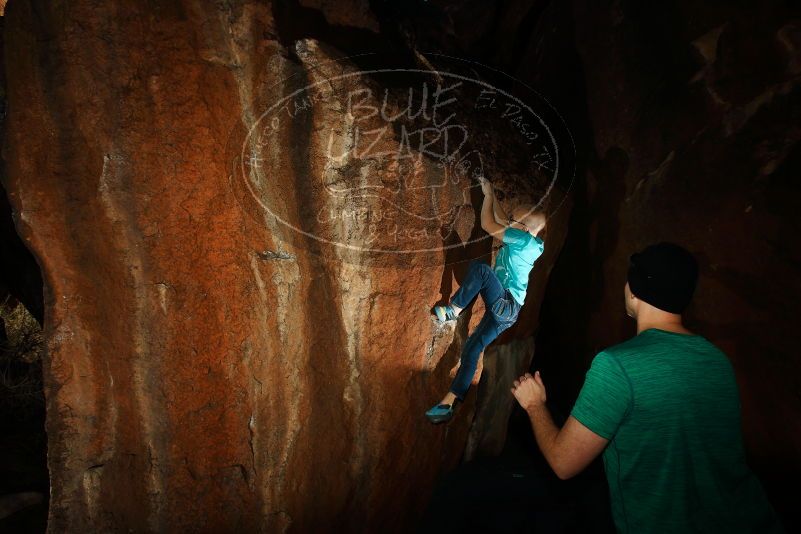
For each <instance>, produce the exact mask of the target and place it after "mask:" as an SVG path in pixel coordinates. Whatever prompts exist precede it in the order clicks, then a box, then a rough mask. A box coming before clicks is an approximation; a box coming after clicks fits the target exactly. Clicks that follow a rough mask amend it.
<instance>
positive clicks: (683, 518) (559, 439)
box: [511, 243, 782, 533]
mask: <svg viewBox="0 0 801 534" xmlns="http://www.w3.org/2000/svg"><path fill="white" fill-rule="evenodd" d="M697 277H698V266H697V263H696V261H695V259H694V258H693V256H692V255H691V254H690V253H689V252H687V251H686V250H684V249H683V248H681V247H679V246H678V245H673V244H670V243H660V244H658V245H652V246H650V247H647V248H646V249H645V250H643V251H642V252H640V253H639V254H634V255H633V256H631V258H630V262H629V269H628V281H627V283H626V285H625V287H624V297H625V307H626V312H627V314H628V315H629V317H632V318H633V319H635V320H636V321H637V332H638V334H637V335H636V336H635V337H633V338H632V339H629V340H628V341H626V342H624V343H620V344H618V345H615V346H613V347H610V348H607V349H605V350H602V351H601V352H599V353H598V354H597V355H596V356H595V358H594V359H593V361H592V364H591V366H590V369H589V371H588V372H587V375H586V379H585V382H584V385H583V387H582V389H581V391H580V393H579V396H578V400H576V403H575V405H574V406H573V409H572V411H571V413H570V416H569V417H568V418H567V422H566V423H565V425H564V426H563V427H562V428H561V429H560V428H558V427H557V426H556V425H555V424H554V421H553V419H552V418H551V414H550V412H549V410H548V408H547V406H546V404H545V401H546V395H545V386H544V385H543V382H542V378H541V376H540V373H539V371H537V372H535V373H534V376H532V375H531V374H529V373H526V374H525V375H523V376H521V377H520V378H519V379H518V380H515V381H514V383H513V387H512V388H511V389H512V394H513V395H514V396H515V398H516V399H517V401H518V402H519V404H520V406H521V407H523V409H525V411H526V412H527V413H528V416H529V419H530V420H531V425H532V427H533V430H534V437H535V439H536V441H537V444H538V445H539V447H540V449H541V451H542V454H543V456H544V457H545V459H546V460H547V461H548V463H549V464H550V465H551V467H552V468H553V470H554V471H555V472H556V474H557V476H558V477H559V478H561V479H567V478H570V477H572V476H574V475H576V474H578V473H579V472H581V471H582V470H583V469H584V468H585V467H586V466H587V465H588V464H589V463H590V462H591V461H592V460H593V459H594V458H596V457H597V456H598V455H599V454H601V453H603V461H604V467H605V468H606V476H607V481H608V484H609V490H610V491H609V494H610V497H611V505H612V516H613V519H614V522H615V526H616V527H617V531H618V532H676V533H684V532H727V533H729V532H771V533H772V532H782V527H781V525H780V523H779V521H778V519H777V516H776V514H775V512H774V511H773V508H772V506H771V505H770V503H769V502H768V500H767V498H766V496H765V494H764V492H763V489H762V486H761V484H760V483H759V480H758V479H757V478H756V475H754V474H753V472H751V470H750V469H749V468H748V466H747V464H746V457H745V452H744V449H743V443H742V435H741V431H740V412H739V408H740V401H739V396H738V392H737V383H736V381H735V377H734V372H733V370H732V366H731V364H730V363H729V360H728V358H727V357H726V355H725V354H724V353H723V352H721V351H720V350H719V349H718V348H717V347H715V346H714V345H713V344H712V343H710V342H709V341H707V340H706V339H705V338H704V337H702V336H700V335H698V334H694V333H692V332H690V331H689V330H687V328H685V327H684V325H683V322H682V316H681V314H682V312H683V310H684V309H685V308H686V307H687V305H688V304H689V303H690V300H691V298H692V294H693V292H694V291H695V285H696V279H697Z"/></svg>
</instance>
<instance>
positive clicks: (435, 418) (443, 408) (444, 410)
mask: <svg viewBox="0 0 801 534" xmlns="http://www.w3.org/2000/svg"><path fill="white" fill-rule="evenodd" d="M426 417H427V418H428V420H429V421H431V422H432V423H434V424H438V423H445V422H447V421H450V419H451V417H453V405H451V404H437V405H436V406H434V407H432V408H430V409H429V410H428V411H427V412H426Z"/></svg>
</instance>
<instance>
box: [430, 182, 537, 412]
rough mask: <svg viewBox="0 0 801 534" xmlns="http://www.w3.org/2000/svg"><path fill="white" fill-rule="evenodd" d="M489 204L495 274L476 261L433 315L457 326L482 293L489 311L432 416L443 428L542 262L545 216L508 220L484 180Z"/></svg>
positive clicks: (522, 210)
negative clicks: (495, 251) (496, 245)
mask: <svg viewBox="0 0 801 534" xmlns="http://www.w3.org/2000/svg"><path fill="white" fill-rule="evenodd" d="M479 182H480V183H481V191H482V192H483V193H484V201H483V203H482V205H481V228H483V229H484V231H486V232H488V233H489V234H490V235H492V236H493V237H494V238H496V239H498V240H500V241H502V242H503V245H502V246H501V248H500V250H499V251H498V255H497V257H496V259H495V268H494V269H493V268H490V266H489V265H487V264H486V263H483V262H479V261H475V260H473V261H471V262H470V266H469V268H468V271H467V276H466V278H465V279H464V281H463V282H462V285H461V287H459V289H458V290H457V291H456V293H455V294H454V296H453V298H452V299H451V301H450V303H449V304H446V305H444V306H435V307H434V309H433V312H434V315H436V317H437V319H438V320H439V321H442V322H445V321H453V320H456V318H457V317H458V316H459V313H460V312H461V311H462V310H463V309H464V308H465V307H466V306H467V305H468V304H470V302H471V301H472V300H473V298H474V297H475V296H476V295H477V294H478V293H480V294H481V297H482V298H483V299H484V305H485V311H484V316H483V317H482V319H481V322H480V323H479V324H478V326H477V327H476V329H475V330H474V331H473V334H472V335H470V337H468V338H467V341H466V342H465V344H464V347H463V348H462V355H461V359H460V364H459V370H458V372H457V374H456V376H455V377H454V379H453V381H452V382H451V386H450V389H449V391H448V393H447V394H446V395H445V397H444V398H443V399H442V400H441V401H440V402H439V403H437V404H436V405H434V406H433V407H432V408H430V409H429V410H428V411H426V417H427V418H428V419H429V421H431V422H432V423H443V422H446V421H448V420H450V418H451V417H452V416H453V411H454V407H455V403H456V401H459V402H463V401H464V397H465V395H466V394H467V390H468V389H469V387H470V383H471V382H472V380H473V375H474V374H475V371H476V367H477V366H478V358H479V356H480V355H481V352H482V351H483V350H484V349H485V348H486V347H487V345H489V344H490V343H491V342H492V341H493V340H494V339H495V338H497V337H498V336H499V335H500V334H501V332H503V331H504V330H506V329H507V328H509V327H510V326H512V325H513V324H514V323H515V321H517V317H518V314H519V312H520V308H521V307H522V306H523V302H524V300H525V297H526V288H527V287H528V275H529V272H530V271H531V269H532V268H533V267H534V262H535V261H536V260H537V258H539V257H540V255H541V254H542V251H543V248H544V242H543V240H542V238H541V237H539V235H538V234H539V233H540V232H542V230H543V229H544V228H545V215H544V214H543V213H542V212H541V211H538V210H535V209H534V208H533V207H531V206H528V205H522V206H518V207H516V208H515V209H514V210H512V215H513V217H509V216H507V215H506V212H505V211H504V210H503V208H502V207H501V204H500V202H498V200H497V199H496V198H495V192H494V189H493V186H492V184H491V183H490V182H489V180H487V179H486V178H484V177H480V178H479Z"/></svg>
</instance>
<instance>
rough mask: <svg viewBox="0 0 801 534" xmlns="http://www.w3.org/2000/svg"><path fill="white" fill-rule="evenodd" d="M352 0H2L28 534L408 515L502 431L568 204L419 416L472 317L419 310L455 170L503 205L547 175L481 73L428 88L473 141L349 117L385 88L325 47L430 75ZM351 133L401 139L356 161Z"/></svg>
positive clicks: (379, 521)
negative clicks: (367, 53)
mask: <svg viewBox="0 0 801 534" xmlns="http://www.w3.org/2000/svg"><path fill="white" fill-rule="evenodd" d="M351 4H354V6H356V7H359V9H356V8H355V7H354V6H351V7H354V9H352V13H351V14H350V15H349V11H348V10H344V9H339V8H337V6H336V5H335V4H333V3H331V2H302V3H301V4H296V3H292V2H288V3H283V2H282V3H276V4H275V5H271V4H269V3H264V2H244V1H243V2H216V3H210V2H196V1H189V0H186V1H177V0H176V1H164V2H150V3H142V2H135V1H132V0H131V1H113V2H104V3H102V4H97V3H96V2H88V1H75V2H69V3H51V2H40V1H24V0H20V1H16V2H15V1H12V2H11V3H10V5H8V6H7V8H6V11H5V29H4V43H5V55H4V61H5V69H6V72H7V73H8V76H7V97H8V111H9V115H8V119H7V128H6V137H5V139H4V147H3V157H4V160H5V165H6V176H5V177H4V181H5V184H4V185H5V187H6V189H7V191H8V195H9V200H10V203H11V206H12V208H13V210H14V220H15V225H16V229H17V232H18V233H19V234H20V236H21V237H22V238H23V240H24V241H25V243H26V245H27V246H28V247H29V248H30V250H31V251H32V252H33V254H34V255H35V257H36V260H37V262H38V264H39V266H40V268H41V271H42V274H43V278H44V281H45V297H44V300H45V312H44V317H45V323H44V329H45V336H46V339H47V357H46V358H45V362H44V375H45V383H46V397H47V404H48V415H47V430H48V441H49V443H48V446H49V452H48V467H49V470H50V477H51V499H50V517H49V530H50V531H52V532H63V531H67V532H82V531H86V530H87V529H91V530H93V531H111V530H123V529H126V530H134V531H179V530H193V531H194V530H199V531H207V532H229V531H237V532H241V531H247V532H251V531H269V532H279V531H281V532H283V531H293V532H308V531H314V530H320V529H325V530H326V531H340V530H344V531H379V530H380V531H387V530H389V531H408V530H409V529H410V528H412V526H413V525H414V522H415V520H416V518H417V517H418V516H419V513H420V512H421V511H422V508H423V507H424V506H425V504H426V502H427V499H428V496H429V494H430V491H431V489H432V486H433V483H434V481H435V479H436V477H437V475H438V474H439V473H441V472H443V471H446V470H448V469H450V468H452V467H453V466H454V465H456V463H458V462H459V461H460V459H461V458H462V455H463V453H464V452H465V448H466V447H467V454H468V456H472V455H474V454H477V453H480V452H481V451H485V452H486V451H493V450H498V448H499V447H500V446H501V445H502V443H503V435H504V434H505V421H506V419H507V418H508V414H509V413H510V410H511V408H512V401H513V400H512V398H511V394H510V393H509V392H508V387H509V384H508V382H509V377H513V376H515V375H516V374H519V373H520V372H522V371H523V370H524V369H526V368H527V367H528V365H529V361H530V359H531V355H532V351H533V341H532V337H531V336H532V334H533V333H534V331H535V329H536V321H537V315H538V308H539V300H540V299H541V297H542V294H543V291H544V287H545V281H546V277H547V275H548V272H549V271H550V267H551V266H552V265H553V262H554V260H555V258H556V257H557V255H558V252H559V249H560V247H561V241H562V239H563V237H564V229H565V228H566V224H565V222H566V220H567V216H568V215H569V207H570V202H569V200H568V201H567V202H564V198H562V199H561V200H560V201H559V203H558V204H559V205H561V206H562V208H561V209H560V210H559V211H558V214H557V215H556V216H555V217H554V220H553V224H552V226H551V229H549V234H548V238H547V247H546V254H545V255H544V257H543V258H542V260H541V261H540V262H538V264H537V268H536V269H535V271H534V273H533V277H534V282H533V284H532V287H531V291H530V295H529V299H528V301H527V304H526V307H525V308H524V310H525V314H524V315H523V316H522V317H521V319H520V321H519V323H518V325H516V326H515V327H514V328H513V329H510V330H509V331H508V332H507V333H504V337H503V338H502V339H499V340H498V342H497V343H496V345H497V347H492V348H491V349H490V350H488V351H487V352H488V357H489V356H490V354H493V353H502V355H503V360H500V359H493V360H494V361H493V364H492V372H491V373H488V374H487V376H488V378H486V379H485V380H484V381H483V382H482V384H481V388H480V396H479V397H478V402H476V395H471V396H470V397H469V398H468V402H467V403H466V404H465V405H464V406H462V407H461V409H460V411H459V414H458V417H457V418H456V420H455V421H453V422H452V423H451V424H450V425H448V426H436V427H435V426H432V425H430V424H429V423H428V422H427V421H426V420H425V418H424V417H423V412H424V411H425V410H426V409H427V408H428V407H429V406H431V404H432V403H433V402H435V401H437V400H439V398H440V397H441V395H442V394H443V393H444V392H445V391H446V388H447V386H448V384H449V381H450V377H451V376H452V375H453V373H454V371H455V366H456V364H457V361H458V355H459V352H460V349H461V345H462V343H463V341H464V339H465V336H466V333H467V329H468V326H469V327H470V328H472V327H474V326H475V324H476V322H477V320H478V318H479V317H480V315H481V313H482V311H483V310H482V306H481V303H480V301H478V303H477V305H476V306H475V308H474V309H473V313H472V314H469V315H467V316H466V317H465V319H463V320H461V321H460V322H459V324H458V325H457V326H456V327H454V326H438V325H436V324H435V323H434V322H433V321H432V319H431V317H430V316H429V309H430V307H431V306H432V305H433V304H435V303H436V302H437V301H438V300H440V299H441V298H443V297H446V296H447V295H449V294H450V293H452V291H453V290H455V289H456V287H458V281H459V280H461V278H462V276H463V275H464V272H465V270H466V260H469V259H473V258H482V259H483V260H484V261H489V259H490V254H491V248H490V242H489V240H488V239H486V237H484V238H483V239H482V232H481V231H480V229H479V228H478V224H477V221H478V207H479V205H480V204H479V202H480V193H479V192H478V191H477V189H476V187H475V185H476V184H475V179H474V178H475V175H474V173H473V172H474V170H475V169H476V168H479V169H483V171H482V172H485V173H486V174H487V175H489V176H490V177H492V178H497V183H498V185H499V187H500V188H501V189H502V190H504V191H505V192H506V195H505V200H504V202H505V203H507V208H510V207H511V206H512V205H513V204H514V203H516V202H520V201H523V200H531V199H532V198H533V199H537V198H544V193H545V191H550V189H548V187H547V186H549V184H553V183H554V182H553V181H551V182H549V181H548V179H547V177H545V176H544V175H540V174H536V173H529V172H528V167H527V166H526V165H525V162H524V164H523V165H522V166H521V164H520V162H519V161H517V159H519V157H520V155H521V154H524V153H526V151H525V150H523V149H524V148H525V147H522V148H523V149H521V146H522V145H521V142H523V143H524V142H525V140H526V138H525V137H523V138H521V136H520V135H517V134H519V133H520V131H519V128H520V122H519V121H518V122H516V123H515V122H512V121H510V120H509V119H508V117H507V118H502V117H499V116H498V115H497V114H496V115H492V116H491V114H490V113H489V112H479V111H477V109H478V108H477V107H476V105H473V104H474V102H475V98H474V97H475V94H476V91H477V89H476V87H478V89H479V90H480V89H481V88H483V87H485V86H482V85H480V84H477V85H476V84H474V86H473V88H472V89H469V87H468V86H469V85H470V84H468V83H465V85H464V87H463V88H462V89H459V91H464V92H459V93H458V94H459V95H460V97H459V99H457V100H458V102H455V103H454V104H453V106H454V109H455V110H456V112H458V113H459V114H460V115H459V116H460V117H462V118H463V122H462V123H460V124H462V126H464V128H463V130H465V131H467V132H469V133H471V135H473V134H474V133H475V132H482V133H481V135H483V137H481V136H479V134H475V135H476V137H474V138H473V137H471V142H473V143H475V146H474V148H477V149H478V152H477V153H478V154H479V155H481V157H482V158H483V159H481V158H479V159H478V160H476V159H470V158H468V157H467V156H465V157H461V156H460V158H456V159H454V158H447V157H435V156H436V154H435V152H436V150H443V151H445V152H443V153H444V155H446V156H447V155H450V154H449V153H447V146H446V145H445V144H444V137H443V136H444V134H443V132H445V131H448V130H447V128H446V127H445V126H443V124H445V123H447V121H446V120H445V119H443V118H442V116H440V120H441V121H440V123H439V124H437V125H436V128H434V133H431V131H430V130H424V129H425V128H426V124H422V125H421V124H420V121H436V120H437V119H436V116H434V117H431V116H428V115H426V114H423V115H422V116H421V117H416V118H415V119H414V120H412V119H410V121H409V123H408V124H406V125H405V126H409V125H415V124H416V127H418V128H420V129H421V130H424V132H427V133H431V135H432V136H433V137H434V139H433V140H432V139H429V138H426V141H427V142H428V141H430V143H429V144H425V143H423V138H424V135H423V134H420V136H419V138H420V142H419V143H418V144H416V145H411V143H410V142H409V131H410V130H409V129H404V124H399V123H398V122H397V121H395V122H393V121H388V122H390V123H391V124H387V123H384V124H382V123H381V122H380V119H381V118H383V117H384V116H383V115H376V114H371V113H369V111H370V110H372V109H377V108H378V107H379V106H380V104H381V103H382V99H381V95H382V89H385V88H389V89H391V94H390V97H391V98H390V101H391V102H390V105H389V113H390V114H398V113H400V112H401V111H402V110H403V98H402V97H403V95H404V93H403V90H404V87H403V86H402V83H401V81H402V82H403V83H409V82H408V79H406V80H404V79H401V81H399V80H398V79H397V78H392V76H391V73H383V72H373V73H372V74H371V75H366V74H364V73H363V71H365V70H369V69H370V68H371V66H370V65H369V64H368V63H369V62H368V61H367V60H366V59H365V58H362V57H354V58H346V59H343V56H345V55H346V54H348V53H353V52H354V49H353V43H354V42H361V43H362V44H363V45H364V47H365V48H369V47H370V46H375V47H378V48H380V49H381V50H383V51H384V52H386V51H387V50H389V51H390V52H393V54H394V55H393V56H392V57H395V59H396V60H397V61H398V62H399V64H401V67H403V68H407V69H411V68H412V67H413V68H414V69H415V71H420V72H421V73H422V74H420V73H418V74H419V76H426V75H427V74H426V73H427V72H428V71H430V70H431V69H433V66H432V64H431V61H430V60H429V59H427V58H426V57H424V56H423V55H422V54H420V53H419V52H418V51H417V50H416V49H415V48H414V47H413V46H411V45H410V44H409V42H408V41H404V40H403V39H402V36H403V34H402V32H391V31H389V30H388V33H389V36H384V35H379V34H378V33H376V31H377V30H378V29H379V27H378V26H377V22H376V20H377V19H376V18H375V17H374V15H372V14H371V13H370V12H369V10H365V9H363V5H364V4H362V3H358V2H355V3H351ZM382 31H383V29H382ZM387 57H389V56H388V55H386V54H385V55H384V56H382V58H387ZM372 67H375V65H373V66H372ZM396 67H397V65H396ZM398 68H400V67H398ZM374 70H375V69H374ZM409 72H411V71H409ZM409 76H411V78H412V79H414V77H413V75H411V74H408V73H407V78H408V77H409ZM434 78H435V79H437V80H438V81H439V82H441V83H442V84H443V85H444V84H445V82H443V81H442V79H438V78H437V76H436V75H435V76H434ZM439 78H442V77H441V76H440V77H439ZM426 79H427V80H428V81H429V83H432V82H431V76H430V75H429V76H428V78H426ZM417 81H419V80H417ZM398 84H400V85H398ZM418 86H419V85H418ZM430 87H431V89H432V91H433V90H434V89H435V88H438V87H440V86H439V85H436V84H434V85H430ZM399 89H400V90H399ZM470 91H473V92H472V93H471V92H470ZM454 94H456V93H454ZM343 95H344V96H343ZM349 97H353V98H355V99H357V104H356V106H355V107H352V106H351V105H352V104H353V98H351V100H348V98H349ZM431 98H434V96H433V93H432V95H431ZM471 98H472V100H471ZM464 102H468V103H469V104H470V105H463V104H464ZM393 106H394V107H393ZM460 106H461V107H460ZM442 110H447V108H445V107H443V108H442ZM442 110H441V111H442ZM429 111H431V109H429ZM414 121H417V122H416V123H415V122H414ZM477 125H481V128H478V127H477ZM409 127H410V126H409ZM515 128H517V130H515ZM412 131H417V130H412ZM454 131H456V132H457V133H458V132H459V131H461V130H459V129H458V128H455V129H454ZM495 131H498V132H500V133H499V134H497V135H495V134H493V133H492V132H495ZM376 132H379V133H380V135H377V134H376ZM487 132H489V133H487ZM368 133H372V134H373V135H374V138H373V141H372V142H371V143H372V144H370V147H371V148H370V149H371V150H376V151H382V150H383V151H384V152H386V153H393V151H394V154H396V155H397V154H398V153H400V152H401V150H399V149H398V146H399V145H401V146H405V152H404V153H406V152H408V154H409V155H410V157H409V158H393V157H386V158H383V159H382V158H379V157H367V156H365V155H364V152H361V156H358V155H357V153H356V152H357V149H359V150H361V148H363V147H364V145H363V144H362V145H359V143H360V142H361V143H365V141H364V139H365V138H366V137H364V136H366V135H367V134H368ZM418 133H419V132H418ZM512 134H515V135H512ZM359 135H362V137H359ZM360 139H361V141H360ZM515 139H518V141H515ZM521 139H522V141H521ZM404 143H405V145H404ZM431 147H433V148H431ZM469 147H470V145H468V148H469ZM432 151H433V152H434V153H433V155H432ZM465 152H466V153H470V154H473V153H475V151H472V152H471V151H468V150H465V151H463V153H462V155H464V153H465ZM422 156H425V157H422ZM440 156H442V154H440ZM471 157H475V156H471ZM529 164H530V162H529ZM571 176H572V174H571ZM354 184H355V185H354ZM568 186H569V184H568ZM564 188H565V185H564V184H561V183H559V184H556V189H554V190H553V195H556V194H557V193H561V196H562V197H564V191H563V189H564ZM376 191H378V193H375V192H376ZM553 195H552V196H553ZM385 205H393V206H395V207H396V208H397V210H396V211H395V212H394V213H392V212H391V211H388V212H382V211H380V210H381V209H385V207H386V206H385ZM548 206H551V200H550V199H549V200H548ZM549 209H552V206H551V207H549ZM454 210H455V211H454ZM380 213H392V216H391V217H390V216H387V217H379V216H378V215H377V214H380ZM371 217H372V218H371ZM355 222H359V223H363V224H355ZM404 229H406V230H411V231H410V232H407V233H404V234H402V233H400V231H401V230H404ZM410 251H411V252H413V253H409V252H410ZM454 279H455V281H454ZM496 355H497V354H496ZM479 377H480V369H479V373H477V375H476V377H475V378H474V385H476V386H477V385H478V382H479ZM476 389H479V388H476ZM477 410H478V413H479V414H484V415H482V416H479V417H477V418H476V419H475V422H474V421H473V415H474V413H476V411H477ZM487 414H491V415H492V417H487ZM468 436H469V439H468ZM468 441H469V447H468Z"/></svg>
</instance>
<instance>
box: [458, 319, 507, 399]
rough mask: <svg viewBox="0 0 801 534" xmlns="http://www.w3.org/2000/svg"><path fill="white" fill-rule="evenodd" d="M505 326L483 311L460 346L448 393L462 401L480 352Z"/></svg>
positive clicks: (474, 372)
mask: <svg viewBox="0 0 801 534" xmlns="http://www.w3.org/2000/svg"><path fill="white" fill-rule="evenodd" d="M506 328H508V326H507V327H506ZM506 328H504V327H503V326H502V325H501V324H499V323H498V322H497V321H496V320H495V318H494V317H493V316H492V314H491V313H489V312H485V313H484V317H482V318H481V322H480V323H478V326H477V327H476V329H475V330H474V331H473V333H472V334H471V335H470V337H468V338H467V341H466V342H465V345H464V347H462V356H461V359H460V364H459V371H458V372H457V373H456V376H455V377H454V378H453V381H452V382H451V387H450V390H449V393H451V394H453V395H454V396H456V398H458V399H459V400H460V401H464V397H465V395H466V394H467V390H468V389H469V388H470V382H472V380H473V375H475V374H476V368H477V367H478V359H479V357H480V356H481V352H482V351H483V350H484V349H485V348H486V347H487V346H488V345H489V344H490V343H492V342H493V341H494V340H495V338H497V337H498V335H499V334H500V333H501V332H502V331H503V330H505V329H506Z"/></svg>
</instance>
